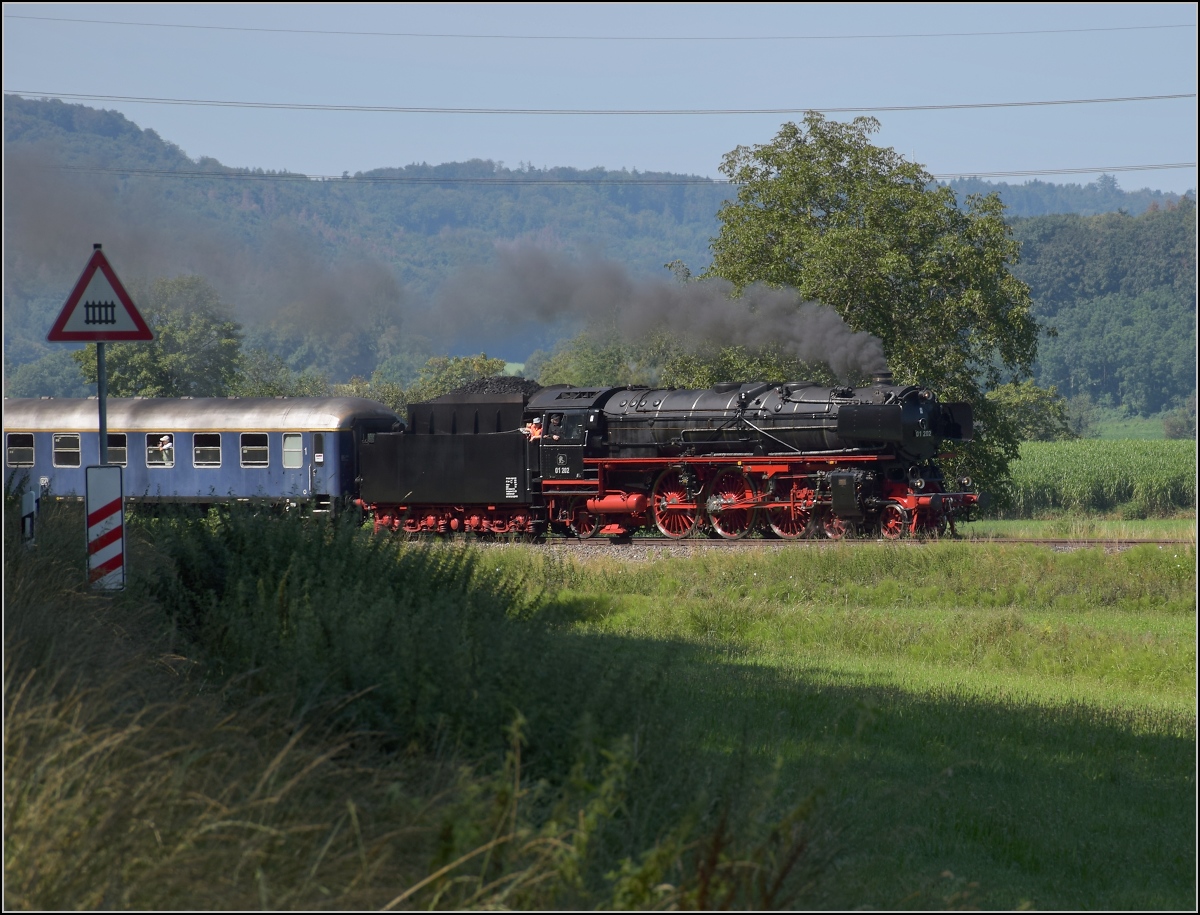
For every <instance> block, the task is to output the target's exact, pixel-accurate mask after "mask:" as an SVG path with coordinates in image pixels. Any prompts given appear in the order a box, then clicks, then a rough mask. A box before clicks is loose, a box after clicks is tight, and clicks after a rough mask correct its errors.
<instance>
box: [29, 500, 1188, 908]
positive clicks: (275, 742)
mask: <svg viewBox="0 0 1200 915" xmlns="http://www.w3.org/2000/svg"><path fill="white" fill-rule="evenodd" d="M73 523H74V522H73V521H72V524H73ZM80 523H81V522H80ZM136 527H137V525H136V524H135V528H136ZM143 530H145V532H146V535H147V536H146V537H145V538H144V539H140V540H139V541H138V545H137V549H138V555H137V563H138V564H137V566H136V569H137V580H136V581H135V583H134V586H133V587H131V589H130V591H129V592H128V593H127V594H126V595H124V596H122V597H120V598H118V599H116V600H108V599H97V598H92V597H89V596H88V595H86V594H85V593H83V592H82V591H81V589H80V588H79V586H78V584H77V582H78V579H79V577H80V576H79V575H78V574H77V567H81V565H80V564H81V559H82V557H81V556H80V555H79V553H80V550H79V541H80V540H81V538H79V537H78V536H76V535H77V533H78V531H77V530H76V529H75V528H74V527H72V526H71V524H66V525H65V526H64V527H62V528H61V530H59V531H58V533H55V528H54V522H52V521H49V520H48V521H47V526H46V528H45V534H44V539H43V542H42V543H40V545H39V547H38V549H37V550H35V551H32V552H28V551H23V550H21V549H20V548H19V547H17V548H14V546H13V545H12V543H11V540H12V538H11V537H8V536H6V538H5V547H6V550H5V553H6V555H5V571H6V575H5V597H6V601H5V622H6V632H5V636H6V646H5V648H6V716H5V729H6V731H5V735H6V740H5V753H6V756H5V762H6V767H5V779H6V782H5V789H6V790H5V814H6V816H5V829H6V837H5V838H6V842H5V873H6V881H5V894H6V898H5V901H6V904H7V905H8V907H10V908H14V907H15V908H72V907H77V906H82V907H92V908H94V907H117V908H120V907H141V908H153V907H155V906H166V907H172V906H174V907H179V906H189V907H200V908H234V907H256V908H258V907H262V908H266V907H275V908H303V907H321V908H330V907H332V908H368V907H383V906H386V905H388V904H389V903H395V905H394V907H397V908H408V907H418V908H427V907H434V908H454V907H464V906H485V907H495V906H498V905H505V906H510V907H517V908H521V907H524V908H554V907H568V908H593V907H599V908H620V907H632V908H655V907H699V908H704V907H711V908H718V907H722V906H733V907H790V908H856V907H875V908H902V909H913V908H916V909H927V908H947V907H949V908H958V907H978V908H1018V907H1035V908H1060V909H1066V908H1076V907H1079V908H1095V909H1100V908H1112V909H1146V908H1150V909H1181V910H1189V911H1190V910H1193V909H1194V907H1195V903H1196V887H1195V873H1196V871H1195V868H1196V860H1195V849H1196V832H1195V802H1196V786H1195V772H1196V600H1195V589H1196V568H1195V562H1196V558H1195V549H1194V546H1193V545H1185V546H1181V547H1178V548H1174V547H1172V548H1164V549H1159V548H1157V547H1153V546H1144V547H1138V548H1136V549H1133V550H1129V551H1126V552H1122V553H1106V552H1104V551H1103V550H1085V551H1080V552H1074V553H1055V552H1052V551H1050V550H1047V549H1043V548H1039V547H1036V546H1021V545H1016V546H1009V545H986V546H979V545H973V544H967V543H958V542H942V543H932V544H925V545H922V546H921V547H919V548H911V547H906V546H903V545H894V544H868V545H857V546H848V545H845V544H827V545H824V546H821V547H810V548H805V549H803V550H783V551H764V552H762V553H751V554H746V553H738V554H736V555H735V554H728V555H726V554H718V553H712V552H710V553H707V554H704V555H702V556H696V557H691V558H666V557H662V556H658V557H657V558H656V554H655V553H654V548H653V547H650V548H632V547H631V548H630V553H629V556H628V558H626V559H620V558H611V557H610V558H606V559H596V560H591V561H588V562H586V563H585V562H580V561H576V560H572V559H569V558H563V557H561V556H558V555H555V554H553V553H551V552H549V551H547V550H538V549H536V548H530V547H526V546H492V547H488V548H484V549H480V548H469V547H463V546H459V545H450V546H446V547H433V548H430V547H426V546H410V545H404V544H394V543H392V542H390V541H387V540H379V539H374V540H373V539H371V538H369V537H366V536H365V535H363V534H362V532H357V531H352V530H349V529H335V528H326V527H323V526H312V525H310V526H305V525H301V524H296V523H294V522H292V521H279V520H275V519H255V518H239V517H233V518H228V519H220V518H209V519H207V520H205V521H201V522H186V523H178V524H176V523H169V524H164V523H160V522H154V523H150V524H148V525H146V526H145V527H144V528H143ZM47 583H49V585H51V586H48V585H47ZM351 697H354V698H351Z"/></svg>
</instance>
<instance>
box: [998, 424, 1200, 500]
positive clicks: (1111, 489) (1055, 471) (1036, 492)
mask: <svg viewBox="0 0 1200 915" xmlns="http://www.w3.org/2000/svg"><path fill="white" fill-rule="evenodd" d="M1012 483H1013V495H1014V499H1013V503H1014V504H1013V505H1012V506H1011V508H1009V509H1006V510H1005V512H1004V516H1005V517H1008V518H1036V517H1039V516H1042V515H1044V514H1046V513H1064V514H1067V515H1071V516H1080V515H1086V514H1096V513H1101V514H1103V513H1115V514H1116V515H1117V516H1118V517H1122V518H1126V519H1145V518H1154V517H1170V516H1173V515H1175V514H1177V513H1180V512H1191V513H1193V514H1194V512H1195V510H1196V442H1195V441H1182V440H1179V441H1134V440H1126V441H1098V440H1095V439H1080V440H1078V441H1069V442H1025V443H1024V444H1022V445H1021V458H1020V460H1018V461H1015V462H1013V465H1012Z"/></svg>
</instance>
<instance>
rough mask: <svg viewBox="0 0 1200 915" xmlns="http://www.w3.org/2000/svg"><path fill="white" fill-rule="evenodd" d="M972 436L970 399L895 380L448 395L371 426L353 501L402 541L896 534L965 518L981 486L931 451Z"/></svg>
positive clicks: (361, 447) (941, 527)
mask: <svg viewBox="0 0 1200 915" xmlns="http://www.w3.org/2000/svg"><path fill="white" fill-rule="evenodd" d="M535 421H536V422H535ZM539 425H540V428H538V426H539ZM971 433H972V410H971V407H970V405H969V404H966V403H946V404H943V403H939V402H938V400H937V398H936V396H935V395H934V394H933V392H932V391H929V390H927V389H925V388H921V387H919V386H904V387H901V386H897V385H895V384H893V382H892V376H891V375H890V373H880V374H877V375H876V376H874V378H873V380H872V383H871V384H870V385H867V386H865V387H861V388H858V389H854V388H848V387H840V388H829V387H824V386H821V385H818V384H816V383H812V382H793V383H787V384H784V383H778V382H770V383H768V382H751V383H745V384H735V383H730V384H720V385H717V386H715V387H713V388H711V389H708V390H703V391H690V390H650V389H647V388H636V387H605V388H573V387H568V386H565V385H559V386H554V387H548V388H543V389H541V390H540V391H538V392H537V393H535V394H534V395H532V396H526V395H525V394H523V393H512V394H450V395H446V396H445V397H441V398H439V399H437V400H434V401H431V402H429V403H423V404H415V405H413V406H411V407H410V408H409V414H408V422H407V425H406V426H404V427H401V426H400V425H397V426H396V427H395V429H394V431H391V432H369V433H366V434H365V436H364V438H363V439H362V440H361V441H360V442H359V444H358V449H357V451H358V454H357V464H358V467H359V474H360V475H359V477H358V480H357V484H358V487H357V488H358V493H359V495H358V499H357V503H358V504H359V505H360V506H361V507H362V508H363V509H364V510H365V511H367V512H368V513H369V514H370V516H372V517H373V518H374V521H375V526H376V529H377V530H391V531H397V532H399V531H403V532H406V533H409V534H423V533H439V534H440V533H449V532H456V531H469V532H475V533H478V534H489V533H491V534H526V535H530V536H537V535H539V534H542V533H544V532H546V531H547V530H549V531H555V532H558V533H566V534H572V535H574V536H578V537H581V538H586V537H592V536H594V535H596V534H615V535H623V534H628V533H630V532H632V531H635V530H637V529H639V528H647V527H650V526H654V527H656V528H657V529H658V530H659V531H660V532H661V533H662V534H663V535H664V536H666V537H670V538H673V539H678V538H682V537H687V536H689V535H692V534H694V533H697V532H700V531H705V532H712V533H714V534H715V535H717V536H719V537H724V538H727V539H738V538H741V537H744V536H746V535H747V534H749V533H751V532H752V531H755V530H762V531H763V532H764V533H765V534H768V535H773V536H776V537H781V538H784V539H788V540H791V539H797V538H801V537H812V536H821V537H830V538H833V539H839V538H841V537H844V536H847V535H853V534H860V535H866V536H876V535H879V536H883V537H885V538H889V539H893V538H897V537H900V536H903V535H910V534H921V533H942V532H945V531H946V530H947V529H950V530H953V528H954V526H955V524H956V523H957V522H960V521H965V520H970V517H971V514H972V511H973V509H974V508H975V506H976V505H977V504H978V502H979V498H980V497H979V494H978V493H976V492H972V491H971V488H972V487H971V481H970V480H969V479H965V478H964V479H961V480H957V481H953V482H950V481H947V480H946V479H945V478H944V476H943V474H942V472H941V470H940V469H939V468H938V465H937V463H936V460H935V459H936V458H937V456H938V455H939V453H940V452H941V451H942V450H943V449H944V448H946V447H951V448H952V447H953V446H954V445H956V444H958V443H961V442H964V441H967V440H968V439H970V437H971Z"/></svg>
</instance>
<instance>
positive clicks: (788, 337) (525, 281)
mask: <svg viewBox="0 0 1200 915" xmlns="http://www.w3.org/2000/svg"><path fill="white" fill-rule="evenodd" d="M732 292H733V289H732V286H731V285H730V284H729V283H727V282H725V281H724V280H702V281H695V282H687V283H678V282H673V281H669V280H666V279H661V280H660V279H635V278H633V277H631V276H630V275H629V274H628V272H626V270H625V269H624V267H622V266H621V265H620V264H617V263H614V262H612V261H591V262H587V263H579V262H577V261H572V260H569V259H568V258H566V257H564V256H562V255H559V254H556V253H554V252H551V251H547V250H545V249H540V248H533V247H527V246H509V247H506V248H504V249H502V250H501V251H500V252H499V254H498V257H497V259H496V261H495V262H494V263H492V264H491V265H489V266H486V267H479V268H472V269H469V270H464V271H461V272H460V273H459V274H457V275H456V276H455V277H454V278H453V279H452V280H450V281H449V282H448V283H447V284H446V285H445V286H444V287H443V288H442V290H441V292H440V293H439V294H438V296H437V298H436V301H435V308H434V309H433V310H432V312H431V317H432V318H433V322H432V325H431V326H430V327H429V333H430V335H431V336H433V337H435V338H439V337H440V338H442V339H447V338H451V337H453V336H454V335H455V334H456V333H461V332H463V331H470V332H471V333H472V335H473V336H475V337H479V336H484V337H486V336H489V335H491V336H504V335H507V334H510V333H511V332H512V331H513V330H514V329H519V328H524V327H530V326H538V325H540V326H554V327H559V328H562V329H563V330H565V331H568V332H569V330H570V329H572V328H574V329H579V328H580V327H581V326H585V325H589V324H591V325H602V326H611V327H616V328H617V330H618V331H619V332H620V334H621V336H622V338H623V339H624V340H626V341H635V340H639V339H642V338H645V337H646V336H649V335H651V334H658V333H666V334H669V335H671V336H673V337H675V338H676V339H679V340H681V341H683V342H685V344H687V345H689V346H691V347H698V346H702V345H705V344H707V345H716V346H745V347H749V348H759V347H764V346H777V347H779V348H781V349H783V350H784V351H786V352H788V353H790V354H792V355H794V356H795V357H796V358H798V359H800V360H801V361H804V362H817V363H823V364H826V365H828V366H829V367H830V369H832V370H833V372H834V373H835V374H836V375H838V376H839V377H843V378H844V377H848V376H849V375H851V374H855V373H869V372H875V371H881V370H883V369H886V367H887V362H886V359H885V358H884V353H883V344H882V343H881V342H880V340H879V338H878V337H874V336H872V335H871V334H868V333H863V332H856V331H854V330H851V328H850V327H849V326H847V324H846V322H845V321H843V320H842V318H841V316H840V315H838V313H837V312H836V311H835V310H834V309H833V308H831V307H829V306H826V305H820V304H817V303H815V302H805V301H802V300H801V299H800V297H799V296H798V295H797V294H796V292H795V291H794V290H788V289H771V288H768V287H766V286H752V287H750V288H748V289H746V290H745V291H744V292H743V294H742V295H741V296H740V297H738V298H736V299H733V298H731V295H732Z"/></svg>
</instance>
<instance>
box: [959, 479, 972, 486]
mask: <svg viewBox="0 0 1200 915" xmlns="http://www.w3.org/2000/svg"><path fill="white" fill-rule="evenodd" d="M958 485H959V486H961V487H962V488H963V489H970V488H971V478H970V477H963V478H962V479H961V480H959V481H958Z"/></svg>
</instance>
